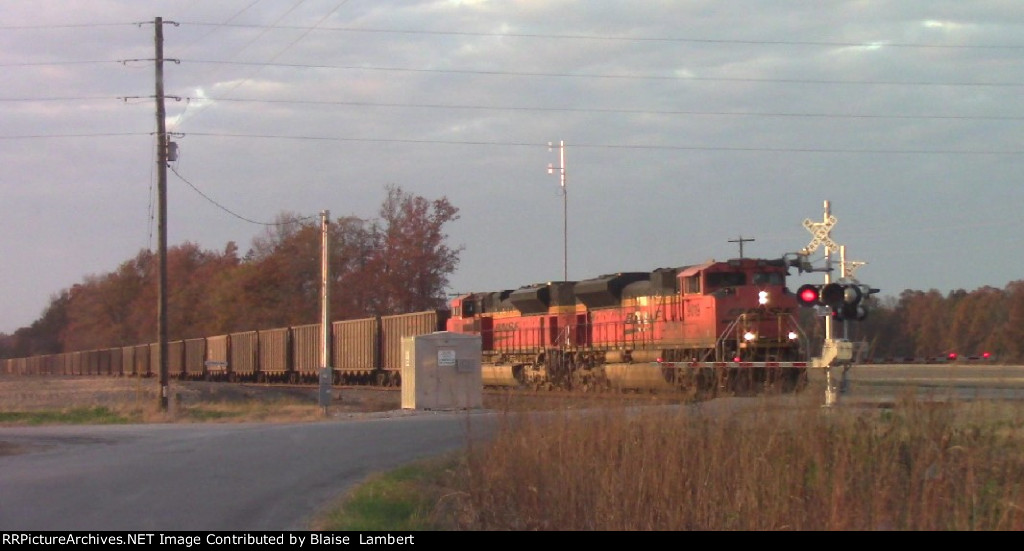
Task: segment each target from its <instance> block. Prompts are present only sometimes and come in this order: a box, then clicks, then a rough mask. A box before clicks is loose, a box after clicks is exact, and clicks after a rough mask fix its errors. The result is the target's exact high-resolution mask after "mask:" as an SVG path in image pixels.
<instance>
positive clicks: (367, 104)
mask: <svg viewBox="0 0 1024 551" xmlns="http://www.w3.org/2000/svg"><path fill="white" fill-rule="evenodd" d="M184 99H185V100H188V101H221V102H235V103H269V104H294V105H341V106H350V107H409V108H417V109H466V110H481V111H530V112H540V113H547V112H558V113H609V114H618V115H693V116H726V117H779V118H823V119H909V120H945V119H948V120H1007V121H1015V120H1024V116H1013V115H991V116H987V115H872V114H849V113H795V112H790V113H787V112H756V111H690V110H678V109H672V110H657V109H617V108H599V107H594V108H589V107H525V106H514V105H504V106H492V105H466V104H440V103H381V102H369V101H339V100H279V99H255V98H195V97H186V98H184ZM0 101H4V100H3V99H2V98H0Z"/></svg>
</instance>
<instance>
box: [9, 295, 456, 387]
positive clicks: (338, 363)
mask: <svg viewBox="0 0 1024 551" xmlns="http://www.w3.org/2000/svg"><path fill="white" fill-rule="evenodd" d="M448 315H449V312H448V310H447V309H443V308H442V309H435V310H426V311H422V312H413V313H409V314H396V315H389V316H375V317H372V318H365V319H357V320H344V321H335V322H332V323H331V332H330V338H331V350H332V354H331V357H332V364H333V365H332V367H333V370H334V380H333V382H334V384H341V385H378V386H398V385H399V384H400V383H401V377H400V374H401V363H400V355H401V346H402V338H403V337H410V336H416V335H422V334H427V333H433V332H437V331H443V330H444V328H445V323H446V321H447V319H448ZM322 342H323V332H322V331H321V330H320V324H318V323H317V324H309V325H296V326H289V327H280V328H273V329H264V330H259V331H243V332H238V333H230V334H226V335H216V336H212V337H205V338H195V339H184V340H175V341H171V342H168V343H167V363H168V368H167V369H168V376H169V377H171V378H173V379H179V380H211V381H237V382H263V383H312V382H317V381H319V372H320V368H321V366H320V350H321V346H322ZM0 373H8V374H16V375H112V376H137V377H151V376H155V375H157V374H158V373H159V347H158V344H157V343H150V344H142V345H133V346H125V347H120V348H104V349H98V350H86V351H76V352H65V353H61V354H49V355H44V356H33V357H30V358H14V359H4V360H0Z"/></svg>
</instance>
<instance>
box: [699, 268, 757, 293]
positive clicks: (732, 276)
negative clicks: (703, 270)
mask: <svg viewBox="0 0 1024 551" xmlns="http://www.w3.org/2000/svg"><path fill="white" fill-rule="evenodd" d="M746 284H747V274H745V273H743V272H712V273H709V274H707V286H708V288H707V289H705V291H706V292H711V291H713V290H715V289H719V288H721V287H739V286H741V285H746Z"/></svg>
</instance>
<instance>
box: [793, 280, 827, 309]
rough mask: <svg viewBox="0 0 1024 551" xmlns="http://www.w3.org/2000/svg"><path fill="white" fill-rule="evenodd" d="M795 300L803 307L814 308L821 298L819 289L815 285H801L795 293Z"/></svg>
mask: <svg viewBox="0 0 1024 551" xmlns="http://www.w3.org/2000/svg"><path fill="white" fill-rule="evenodd" d="M796 298H797V300H799V301H800V304H802V305H804V306H814V305H815V304H818V300H819V299H820V298H821V289H820V288H819V286H817V285H811V284H807V285H801V286H800V288H799V289H797V291H796Z"/></svg>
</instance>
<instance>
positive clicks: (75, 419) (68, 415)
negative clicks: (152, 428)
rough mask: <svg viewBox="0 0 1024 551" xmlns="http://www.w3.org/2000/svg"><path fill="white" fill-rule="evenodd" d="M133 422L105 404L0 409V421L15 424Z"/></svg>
mask: <svg viewBox="0 0 1024 551" xmlns="http://www.w3.org/2000/svg"><path fill="white" fill-rule="evenodd" d="M131 422H133V418H132V417H131V416H125V415H122V414H120V413H117V412H114V411H112V410H111V409H110V408H108V407H105V406H94V407H76V408H71V409H68V410H63V411H6V412H5V411H0V423H7V424H17V425H49V424H64V425H113V424H124V423H131Z"/></svg>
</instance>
